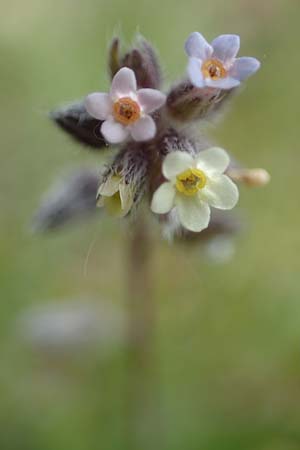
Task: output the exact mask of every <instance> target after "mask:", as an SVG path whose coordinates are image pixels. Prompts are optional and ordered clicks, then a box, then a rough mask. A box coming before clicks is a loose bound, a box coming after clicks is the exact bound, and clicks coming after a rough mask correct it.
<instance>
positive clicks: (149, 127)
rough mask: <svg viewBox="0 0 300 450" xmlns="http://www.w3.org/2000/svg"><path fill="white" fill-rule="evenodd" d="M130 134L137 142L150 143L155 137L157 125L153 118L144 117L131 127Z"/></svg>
mask: <svg viewBox="0 0 300 450" xmlns="http://www.w3.org/2000/svg"><path fill="white" fill-rule="evenodd" d="M130 132H131V136H132V137H133V139H134V140H135V141H137V142H142V141H149V139H152V138H154V136H155V133H156V125H155V122H154V120H153V119H152V117H151V116H144V117H142V118H141V119H139V120H138V121H137V122H136V123H135V124H134V125H132V126H131V128H130Z"/></svg>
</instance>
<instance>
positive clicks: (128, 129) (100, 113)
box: [85, 67, 166, 144]
mask: <svg viewBox="0 0 300 450" xmlns="http://www.w3.org/2000/svg"><path fill="white" fill-rule="evenodd" d="M165 101H166V96H165V95H164V94H163V93H161V92H160V91H158V90H156V89H139V90H137V83H136V78H135V74H134V72H133V71H132V70H131V69H129V68H127V67H123V68H122V69H120V70H119V71H118V72H117V73H116V75H115V76H114V78H113V80H112V84H111V89H110V93H109V94H106V93H102V92H99V93H98V92H97V93H93V94H90V95H88V96H87V97H86V99H85V107H86V110H87V112H88V113H89V114H90V115H91V116H92V117H95V118H96V119H99V120H104V122H103V124H102V125H101V133H102V134H103V136H104V138H105V139H106V140H107V141H108V142H110V143H111V144H119V143H121V142H123V141H125V140H126V139H127V138H128V136H129V135H131V137H132V138H133V139H134V140H135V141H148V140H150V139H152V138H154V136H155V134H156V124H155V122H154V120H153V118H152V117H151V115H150V114H151V113H152V112H154V111H156V110H157V109H159V108H161V107H162V106H163V105H164V104H165Z"/></svg>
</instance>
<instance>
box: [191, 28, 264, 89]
mask: <svg viewBox="0 0 300 450" xmlns="http://www.w3.org/2000/svg"><path fill="white" fill-rule="evenodd" d="M239 49H240V38H239V36H237V35H235V34H223V35H221V36H218V37H217V38H216V39H214V40H213V41H212V43H211V44H209V43H208V42H207V41H206V39H205V38H204V37H203V36H202V34H200V33H198V32H194V33H192V34H191V35H190V36H189V37H188V39H187V41H186V43H185V51H186V53H187V54H188V56H189V63H188V69H187V70H188V75H189V78H190V80H191V82H192V84H193V85H194V86H196V87H198V88H203V87H211V88H216V89H232V88H234V87H236V86H239V85H240V83H241V82H242V81H244V80H245V79H246V78H248V77H250V76H251V75H253V74H254V73H255V72H256V71H257V70H258V69H259V67H260V62H259V61H258V60H257V59H255V58H250V57H243V58H236V56H237V54H238V51H239Z"/></svg>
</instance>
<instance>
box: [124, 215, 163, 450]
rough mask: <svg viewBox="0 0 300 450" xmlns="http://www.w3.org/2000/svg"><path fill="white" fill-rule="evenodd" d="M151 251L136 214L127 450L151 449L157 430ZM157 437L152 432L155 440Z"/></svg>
mask: <svg viewBox="0 0 300 450" xmlns="http://www.w3.org/2000/svg"><path fill="white" fill-rule="evenodd" d="M152 248H153V243H152V239H151V234H150V230H149V227H148V224H147V218H145V217H144V216H142V215H141V214H139V216H138V217H137V219H136V221H135V222H134V224H133V228H132V230H131V233H130V237H129V239H128V247H127V258H128V260H127V277H128V278H127V313H128V327H127V332H128V392H127V394H128V395H127V408H126V417H127V439H126V441H127V443H128V449H130V450H135V449H136V450H140V449H141V448H143V449H147V448H149V449H150V448H155V445H154V444H155V443H154V442H153V439H154V436H153V435H154V433H153V430H154V429H155V430H156V431H157V429H158V427H159V423H157V421H158V414H157V408H158V404H159V402H158V399H157V392H156V389H155V387H156V381H155V378H156V376H155V375H156V374H155V368H156V363H155V323H156V312H155V302H154V298H153V291H152V286H153V282H152V281H153V280H152V271H151V268H152ZM157 436H158V434H157V432H156V437H157Z"/></svg>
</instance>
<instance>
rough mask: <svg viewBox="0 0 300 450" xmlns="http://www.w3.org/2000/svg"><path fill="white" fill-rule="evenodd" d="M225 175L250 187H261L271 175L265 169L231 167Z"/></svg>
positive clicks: (267, 181)
mask: <svg viewBox="0 0 300 450" xmlns="http://www.w3.org/2000/svg"><path fill="white" fill-rule="evenodd" d="M227 175H228V176H229V177H230V178H231V179H232V180H233V181H236V182H238V183H244V184H246V185H247V186H250V187H261V186H265V185H266V184H268V183H269V181H270V179H271V176H270V174H269V173H268V172H267V171H266V170H265V169H231V170H229V171H228V172H227Z"/></svg>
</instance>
